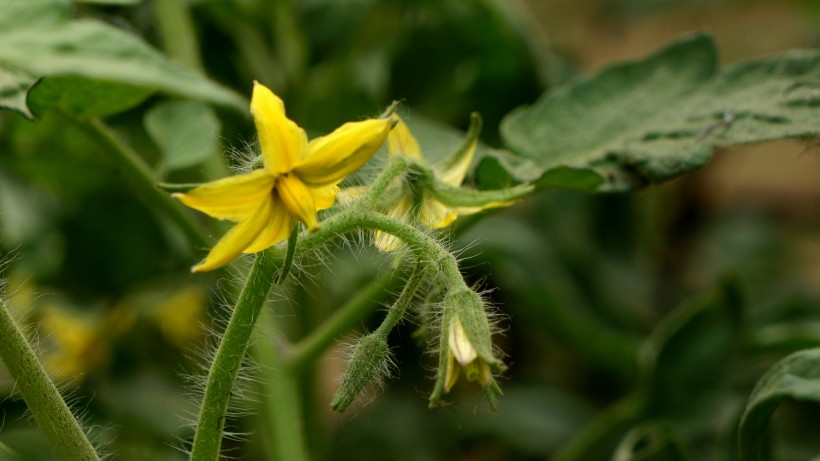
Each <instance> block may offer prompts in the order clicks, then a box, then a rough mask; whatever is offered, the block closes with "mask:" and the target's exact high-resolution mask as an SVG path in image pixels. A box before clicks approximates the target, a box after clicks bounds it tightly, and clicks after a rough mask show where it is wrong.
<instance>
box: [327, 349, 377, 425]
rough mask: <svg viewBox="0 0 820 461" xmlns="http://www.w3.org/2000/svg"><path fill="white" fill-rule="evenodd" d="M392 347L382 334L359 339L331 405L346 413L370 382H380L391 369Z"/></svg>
mask: <svg viewBox="0 0 820 461" xmlns="http://www.w3.org/2000/svg"><path fill="white" fill-rule="evenodd" d="M390 364H391V361H390V349H389V347H388V346H387V339H386V338H385V337H384V336H382V335H380V334H375V333H373V334H369V335H367V336H365V337H363V338H362V339H361V340H359V343H358V344H357V345H356V348H355V349H354V350H353V356H352V357H351V358H350V363H349V364H348V366H347V372H345V376H344V380H343V381H342V385H341V386H340V387H339V390H338V391H336V395H334V396H333V400H332V401H331V402H330V407H331V408H332V409H333V410H335V411H338V412H339V413H344V411H345V410H347V408H348V407H349V406H350V405H351V404H352V403H353V401H354V400H356V397H358V395H359V394H360V393H361V392H362V390H363V389H364V388H365V386H367V385H368V384H370V383H379V382H381V380H382V378H384V377H385V376H387V375H388V374H389V371H390Z"/></svg>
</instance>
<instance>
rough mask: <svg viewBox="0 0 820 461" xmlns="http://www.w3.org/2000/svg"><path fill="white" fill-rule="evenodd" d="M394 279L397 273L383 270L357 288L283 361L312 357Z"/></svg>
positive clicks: (293, 363)
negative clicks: (363, 287) (387, 272)
mask: <svg viewBox="0 0 820 461" xmlns="http://www.w3.org/2000/svg"><path fill="white" fill-rule="evenodd" d="M397 280H398V278H397V277H392V274H387V275H386V276H384V277H382V278H380V279H378V280H376V281H374V282H372V283H370V284H369V285H368V286H367V288H366V289H364V290H359V291H358V292H357V293H356V294H355V295H354V296H353V298H352V299H350V300H349V301H348V302H347V303H346V304H345V305H344V306H342V307H341V308H340V309H338V310H336V312H335V313H334V314H333V315H331V316H330V318H328V319H327V320H325V321H324V322H323V323H322V324H321V325H320V326H319V328H317V329H316V330H314V331H313V332H311V333H310V334H309V335H308V336H306V337H305V338H303V339H302V340H301V341H300V342H299V343H297V344H296V345H294V347H293V348H292V349H291V350H290V353H289V354H288V358H287V362H286V363H287V366H288V368H291V369H297V368H302V367H304V366H306V365H308V364H310V363H312V362H313V361H314V360H316V358H318V357H319V356H320V355H321V354H322V352H324V351H325V349H327V348H328V346H330V345H331V344H333V341H335V340H336V338H338V337H339V336H341V335H342V334H344V333H345V332H346V331H348V330H350V329H351V328H352V327H353V326H354V325H356V324H357V323H358V322H359V321H361V319H362V318H364V317H365V316H366V315H367V314H369V313H371V312H373V310H374V309H375V308H376V307H377V306H379V303H380V301H382V300H383V299H384V298H385V296H386V295H387V294H388V293H389V292H390V289H391V288H392V287H393V286H394V285H395V284H396V281H397Z"/></svg>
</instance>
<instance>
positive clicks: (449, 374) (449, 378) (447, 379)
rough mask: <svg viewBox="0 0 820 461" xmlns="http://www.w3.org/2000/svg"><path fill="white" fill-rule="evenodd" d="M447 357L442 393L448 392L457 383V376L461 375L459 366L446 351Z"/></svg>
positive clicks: (451, 354) (450, 353)
mask: <svg viewBox="0 0 820 461" xmlns="http://www.w3.org/2000/svg"><path fill="white" fill-rule="evenodd" d="M447 356H448V358H447V371H446V373H445V375H444V392H450V389H452V388H453V386H455V385H456V383H457V382H458V375H460V374H461V365H459V364H458V363H457V362H456V360H455V358H454V357H453V353H452V352H450V351H448V352H447Z"/></svg>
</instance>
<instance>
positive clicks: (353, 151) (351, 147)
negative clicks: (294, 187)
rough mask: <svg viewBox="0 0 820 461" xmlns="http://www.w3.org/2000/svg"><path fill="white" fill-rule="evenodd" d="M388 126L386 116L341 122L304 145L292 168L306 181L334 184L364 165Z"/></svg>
mask: <svg viewBox="0 0 820 461" xmlns="http://www.w3.org/2000/svg"><path fill="white" fill-rule="evenodd" d="M391 127H392V121H391V120H390V119H371V120H365V121H363V122H350V123H345V124H344V125H342V126H341V127H339V128H337V129H336V131H334V132H333V133H330V134H329V135H327V136H322V137H321V138H316V139H314V140H313V141H311V142H310V145H309V146H308V155H307V157H306V158H305V159H304V160H303V161H302V163H300V164H299V165H297V166H296V167H295V168H294V170H293V171H294V172H295V173H296V174H297V175H298V176H299V177H300V178H301V179H302V180H303V181H304V182H305V183H306V184H308V185H311V186H327V185H331V184H338V183H339V181H341V180H342V179H344V177H345V176H347V175H349V174H350V173H352V172H354V171H356V170H357V169H359V167H361V166H362V165H364V164H365V163H366V162H367V161H368V160H370V157H372V156H373V154H375V153H376V151H377V150H379V147H381V145H382V144H384V141H385V139H386V138H387V134H388V133H389V132H390V128H391Z"/></svg>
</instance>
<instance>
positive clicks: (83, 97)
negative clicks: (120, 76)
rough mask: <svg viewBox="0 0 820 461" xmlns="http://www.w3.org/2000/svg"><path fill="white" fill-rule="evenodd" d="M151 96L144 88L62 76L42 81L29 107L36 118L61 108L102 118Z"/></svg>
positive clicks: (74, 113) (32, 94)
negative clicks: (54, 108) (52, 109)
mask: <svg viewBox="0 0 820 461" xmlns="http://www.w3.org/2000/svg"><path fill="white" fill-rule="evenodd" d="M150 94H151V90H149V89H147V88H144V87H139V86H134V85H126V84H122V83H114V82H106V81H101V80H93V79H89V78H86V77H78V76H74V75H64V76H63V75H60V76H54V77H45V78H42V79H40V81H39V82H38V83H37V84H36V85H35V86H34V88H32V89H31V91H30V92H29V94H28V107H29V108H30V109H31V111H32V112H33V113H34V114H37V115H42V114H43V113H44V112H45V111H47V110H48V109H51V108H53V107H58V108H60V109H61V110H64V111H66V112H68V113H70V114H73V115H78V116H85V117H103V116H106V115H111V114H116V113H118V112H122V111H123V110H126V109H129V108H131V107H133V106H136V105H137V104H139V103H140V102H142V101H143V100H144V99H145V98H147V97H148V95H150Z"/></svg>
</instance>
